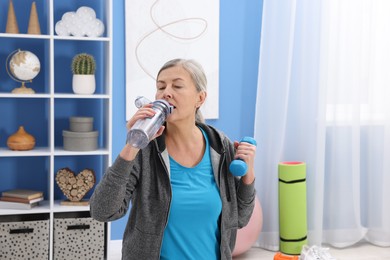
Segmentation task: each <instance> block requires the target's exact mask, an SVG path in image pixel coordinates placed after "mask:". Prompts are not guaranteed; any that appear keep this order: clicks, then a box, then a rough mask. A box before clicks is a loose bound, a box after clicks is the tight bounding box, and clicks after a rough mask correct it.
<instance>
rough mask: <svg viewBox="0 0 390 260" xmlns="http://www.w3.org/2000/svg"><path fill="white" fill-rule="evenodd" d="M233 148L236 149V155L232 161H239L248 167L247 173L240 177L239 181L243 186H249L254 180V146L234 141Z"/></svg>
mask: <svg viewBox="0 0 390 260" xmlns="http://www.w3.org/2000/svg"><path fill="white" fill-rule="evenodd" d="M234 147H235V148H236V154H235V156H234V159H241V160H243V161H244V162H245V163H246V164H247V166H248V171H247V172H246V174H245V175H244V176H242V177H241V180H242V181H243V182H244V183H245V184H251V183H253V181H254V180H255V170H254V162H255V154H256V146H255V145H253V144H250V143H247V142H241V143H239V142H237V141H235V142H234Z"/></svg>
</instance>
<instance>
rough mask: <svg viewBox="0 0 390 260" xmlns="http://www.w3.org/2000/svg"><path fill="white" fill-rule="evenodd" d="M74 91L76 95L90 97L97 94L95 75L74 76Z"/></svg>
mask: <svg viewBox="0 0 390 260" xmlns="http://www.w3.org/2000/svg"><path fill="white" fill-rule="evenodd" d="M72 89H73V92H74V93H75V94H83V95H89V94H93V93H95V89H96V81H95V75H94V74H92V75H79V74H74V75H73V80H72Z"/></svg>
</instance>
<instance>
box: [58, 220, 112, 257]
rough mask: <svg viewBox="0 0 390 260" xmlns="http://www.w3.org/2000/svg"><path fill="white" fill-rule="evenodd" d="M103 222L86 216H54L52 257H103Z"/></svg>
mask: <svg viewBox="0 0 390 260" xmlns="http://www.w3.org/2000/svg"><path fill="white" fill-rule="evenodd" d="M104 237H105V234H104V222H99V221H96V220H94V219H92V218H90V217H87V218H54V255H53V259H56V260H61V259H82V260H87V259H88V260H89V259H91V260H92V259H104V252H105V245H104Z"/></svg>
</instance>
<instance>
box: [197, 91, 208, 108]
mask: <svg viewBox="0 0 390 260" xmlns="http://www.w3.org/2000/svg"><path fill="white" fill-rule="evenodd" d="M198 94H199V97H198V102H197V103H196V107H197V108H200V107H201V106H202V105H203V103H204V102H205V100H206V97H207V93H206V91H201V92H199V93H198Z"/></svg>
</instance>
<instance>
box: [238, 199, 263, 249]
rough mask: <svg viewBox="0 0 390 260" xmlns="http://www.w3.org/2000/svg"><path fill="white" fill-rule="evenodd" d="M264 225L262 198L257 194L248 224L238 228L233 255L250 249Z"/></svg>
mask: <svg viewBox="0 0 390 260" xmlns="http://www.w3.org/2000/svg"><path fill="white" fill-rule="evenodd" d="M262 226H263V212H262V210H261V205H260V200H259V198H258V197H257V196H256V198H255V207H254V209H253V213H252V216H251V218H250V219H249V222H248V224H247V225H246V226H245V227H243V228H241V229H239V230H237V238H236V246H235V247H234V250H233V253H232V255H233V256H238V255H240V254H242V253H244V252H246V251H248V250H249V249H250V248H251V247H252V246H253V244H254V243H255V242H256V240H257V238H258V237H259V235H260V232H261V228H262Z"/></svg>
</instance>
